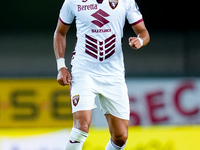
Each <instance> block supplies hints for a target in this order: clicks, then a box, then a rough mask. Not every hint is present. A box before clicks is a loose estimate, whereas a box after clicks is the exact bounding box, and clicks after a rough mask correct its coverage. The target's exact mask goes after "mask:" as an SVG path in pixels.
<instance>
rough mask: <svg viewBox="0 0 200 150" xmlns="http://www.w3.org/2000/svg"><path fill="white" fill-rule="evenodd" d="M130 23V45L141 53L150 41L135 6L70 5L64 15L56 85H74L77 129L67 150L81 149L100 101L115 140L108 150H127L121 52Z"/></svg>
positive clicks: (69, 0)
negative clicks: (70, 39)
mask: <svg viewBox="0 0 200 150" xmlns="http://www.w3.org/2000/svg"><path fill="white" fill-rule="evenodd" d="M74 19H75V23H76V28H77V43H76V47H75V51H74V52H73V57H72V60H71V65H72V69H71V74H70V73H69V72H68V70H67V67H66V65H65V59H64V56H65V48H66V34H67V32H68V30H69V28H70V25H71V23H72V22H73V20H74ZM126 19H127V20H128V22H129V24H130V25H131V27H132V29H133V31H134V32H135V34H136V37H134V36H133V37H130V38H129V39H128V43H129V45H130V46H131V47H132V48H134V49H140V48H141V47H142V46H144V45H146V44H147V43H148V42H149V39H150V38H149V34H148V31H147V29H146V27H145V25H144V21H143V18H142V15H141V13H140V11H139V9H138V6H137V4H136V2H135V1H134V0H65V2H64V4H63V6H62V8H61V10H60V14H59V20H58V24H57V28H56V30H55V33H54V52H55V56H56V60H57V69H58V76H57V81H58V82H59V84H61V85H63V86H64V85H69V84H71V104H72V113H73V128H72V130H71V133H70V137H69V141H68V143H67V150H81V149H82V146H83V143H84V142H85V140H86V138H87V136H88V132H89V127H90V124H91V118H92V109H93V108H96V105H95V99H98V100H99V102H100V104H101V108H100V109H101V111H102V113H103V114H104V115H105V117H106V119H107V122H108V126H109V131H110V134H111V138H110V141H109V142H108V144H107V146H106V150H123V149H124V147H125V145H126V140H127V138H128V126H129V114H130V109H129V98H128V92H127V86H126V83H125V77H124V76H125V75H124V60H123V54H122V47H121V44H122V38H123V27H124V24H125V20H126ZM94 140H95V139H94ZM95 142H97V141H95Z"/></svg>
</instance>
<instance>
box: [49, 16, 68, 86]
mask: <svg viewBox="0 0 200 150" xmlns="http://www.w3.org/2000/svg"><path fill="white" fill-rule="evenodd" d="M69 28H70V25H66V24H64V23H63V22H62V21H61V20H60V19H59V20H58V24H57V27H56V30H55V32H54V39H53V46H54V54H55V57H56V60H59V59H63V58H64V57H65V48H66V34H67V32H68V30H69ZM57 81H58V82H59V84H60V85H63V86H64V85H69V84H70V82H71V75H70V73H69V71H68V70H67V68H66V67H61V68H60V69H59V70H58V76H57Z"/></svg>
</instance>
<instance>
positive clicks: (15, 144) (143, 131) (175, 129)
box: [0, 126, 200, 150]
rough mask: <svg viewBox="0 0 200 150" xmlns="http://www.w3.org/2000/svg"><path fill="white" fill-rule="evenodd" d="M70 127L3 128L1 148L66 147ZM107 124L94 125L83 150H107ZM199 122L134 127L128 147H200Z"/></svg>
mask: <svg viewBox="0 0 200 150" xmlns="http://www.w3.org/2000/svg"><path fill="white" fill-rule="evenodd" d="M69 134H70V129H53V128H32V129H31V128H26V129H22V128H18V129H0V150H65V148H66V144H67V141H68V138H69ZM109 139H110V134H109V131H108V129H107V128H91V129H90V131H89V136H88V138H87V139H86V141H85V143H84V145H83V150H105V147H106V145H107V143H108V141H109ZM199 139H200V126H154V127H152V126H151V127H131V128H130V129H129V138H128V141H127V145H126V148H125V150H199V149H200V142H199Z"/></svg>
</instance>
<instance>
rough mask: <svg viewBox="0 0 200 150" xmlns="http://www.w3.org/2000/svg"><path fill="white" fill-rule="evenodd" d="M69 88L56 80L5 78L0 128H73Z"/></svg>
mask: <svg viewBox="0 0 200 150" xmlns="http://www.w3.org/2000/svg"><path fill="white" fill-rule="evenodd" d="M69 89H70V87H69V86H65V87H63V86H60V85H59V84H58V83H57V81H56V79H43V78H41V79H16V80H15V79H1V80H0V127H70V126H72V114H71V104H70V94H69Z"/></svg>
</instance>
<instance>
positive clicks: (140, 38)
mask: <svg viewBox="0 0 200 150" xmlns="http://www.w3.org/2000/svg"><path fill="white" fill-rule="evenodd" d="M132 29H133V31H134V32H135V34H136V35H137V37H130V38H129V45H130V46H131V47H132V48H134V49H139V48H141V47H142V46H145V45H147V44H148V43H149V41H150V36H149V32H148V31H147V29H146V27H145V24H144V21H142V22H140V23H138V24H136V25H133V26H132Z"/></svg>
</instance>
